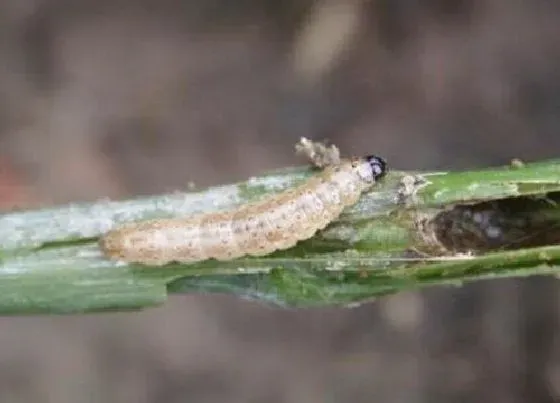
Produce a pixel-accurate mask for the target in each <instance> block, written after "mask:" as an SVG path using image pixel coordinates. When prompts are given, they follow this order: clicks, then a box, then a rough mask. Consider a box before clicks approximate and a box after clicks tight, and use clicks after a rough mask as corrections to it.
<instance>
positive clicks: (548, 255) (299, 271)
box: [0, 160, 560, 314]
mask: <svg viewBox="0 0 560 403" xmlns="http://www.w3.org/2000/svg"><path fill="white" fill-rule="evenodd" d="M312 174H313V172H311V171H310V170H308V169H305V168H300V169H297V168H296V169H288V170H285V171H282V172H279V173H273V174H268V175H263V176H261V177H258V178H253V179H250V180H248V181H247V182H243V183H238V184H232V185H226V186H218V187H214V188H210V189H207V190H204V191H201V192H196V193H175V194H171V195H160V196H155V197H148V198H139V199H135V200H128V201H122V202H114V201H101V202H97V203H91V204H76V205H69V206H64V207H58V208H50V209H43V210H37V211H22V212H12V213H8V214H5V215H3V216H0V313H2V314H24V313H28V314H29V313H30V314H36V313H76V312H95V311H104V310H127V309H139V308H143V307H148V306H153V305H157V304H160V303H163V302H164V301H165V299H166V297H167V294H168V293H185V292H189V293H190V292H225V293H234V294H236V295H239V296H242V297H250V298H256V299H259V300H263V301H271V302H274V303H278V304H282V305H295V306H321V305H328V304H348V303H357V302H361V301H364V300H367V299H370V298H372V297H374V296H379V295H384V294H388V293H394V292H398V291H401V290H406V289H411V288H417V287H421V286H427V285H448V284H460V283H463V282H465V281H473V280H478V279H485V278H494V277H513V276H527V275H542V274H550V273H554V272H555V270H556V267H557V266H558V261H559V259H560V247H557V246H556V245H555V242H550V244H548V243H546V242H545V243H543V244H539V243H537V241H534V242H533V244H529V245H525V246H524V247H526V248H524V247H519V248H517V249H515V250H507V251H506V250H499V249H498V250H494V251H490V250H484V253H481V254H480V255H479V256H476V257H475V256H467V257H461V256H457V254H456V253H447V257H446V256H443V257H440V258H438V259H434V258H432V257H431V256H432V255H433V253H431V252H430V249H429V248H428V251H429V252H430V253H428V254H427V255H420V257H418V256H416V257H415V258H414V259H412V260H411V259H406V258H405V256H411V255H410V254H409V253H408V252H409V251H410V250H422V251H425V249H423V247H424V246H426V245H424V243H425V241H426V239H425V238H426V237H425V236H422V235H421V234H420V233H419V231H418V226H417V224H418V220H419V217H434V216H436V215H437V214H439V213H441V212H447V211H449V210H450V209H453V207H454V206H457V205H459V204H461V205H472V206H473V209H476V208H478V209H480V208H481V207H480V206H482V204H481V203H490V204H488V206H489V207H484V208H489V209H495V211H492V213H491V214H492V216H491V217H495V216H497V217H499V218H500V219H501V221H500V225H501V226H502V227H501V228H500V229H501V230H504V228H509V227H515V230H516V231H519V230H520V226H519V224H518V223H516V222H514V221H515V220H516V215H515V214H509V215H507V214H505V213H503V211H502V210H507V209H508V208H509V202H508V200H510V199H511V200H515V199H519V198H528V200H529V198H530V199H531V200H532V199H534V198H535V197H537V198H538V197H546V198H548V199H550V200H552V201H554V200H556V198H557V195H558V194H557V193H554V192H560V161H557V160H556V161H548V162H542V163H535V164H527V165H524V166H520V167H519V166H517V167H503V168H496V169H487V170H481V171H469V172H448V173H415V174H414V175H418V177H419V178H420V179H421V180H420V181H418V183H420V182H423V185H421V186H417V187H415V188H414V189H415V190H416V192H413V193H414V195H410V196H409V197H408V199H406V200H408V206H409V207H408V208H405V207H404V206H403V204H402V203H401V202H400V201H402V200H403V197H402V190H403V183H405V182H406V183H409V182H407V179H409V178H410V175H411V173H407V172H392V173H390V174H389V175H388V177H387V178H386V180H384V181H383V183H382V184H379V186H376V187H375V188H374V189H373V190H372V191H371V192H369V193H368V194H365V195H363V197H362V198H361V199H360V201H359V202H358V203H357V204H356V205H355V206H352V207H351V208H349V209H347V210H346V211H345V212H344V214H343V215H342V216H341V217H340V219H339V220H337V221H336V222H334V223H332V224H331V225H330V226H329V227H328V228H327V229H326V230H324V231H322V232H320V233H319V234H317V235H316V236H315V237H313V238H312V239H310V240H307V241H305V242H301V243H300V244H298V245H297V246H296V247H295V248H292V249H290V250H287V251H282V252H277V253H273V254H271V255H269V256H266V257H262V258H242V259H238V260H235V261H228V262H217V261H205V262H201V263H197V264H191V265H187V264H170V265H167V266H164V267H150V266H142V265H126V264H122V263H117V262H112V261H109V260H107V259H106V258H105V257H104V256H103V254H102V253H101V251H100V250H99V248H98V247H97V240H98V237H99V236H100V235H102V234H103V233H104V232H106V231H107V230H108V229H110V228H111V227H113V226H114V225H116V224H118V223H123V222H129V221H138V220H145V219H150V218H156V217H179V216H186V215H190V214H193V213H196V212H209V211H216V210H220V209H229V208H234V207H235V206H237V205H240V204H243V203H248V202H251V201H254V200H256V199H258V198H260V197H263V196H265V195H267V194H270V193H274V192H278V191H281V190H284V189H286V188H289V187H291V186H294V185H296V184H297V183H299V182H301V181H302V180H304V179H305V178H306V177H307V176H309V175H312ZM409 190H410V189H409ZM504 200H505V204H503V203H502V202H503V201H504ZM493 201H501V202H500V203H502V204H497V205H496V206H498V207H494V204H492V203H493ZM527 205H528V206H529V208H528V211H524V214H526V215H528V216H529V217H531V218H532V220H533V221H535V222H539V223H542V222H545V224H546V225H547V226H551V227H554V226H555V225H556V223H558V219H559V218H560V217H559V216H558V214H556V212H557V208H556V203H555V202H552V203H550V204H547V207H546V208H544V207H542V206H540V205H537V204H535V206H534V208H533V207H532V206H533V205H532V204H527ZM475 206H477V207H475ZM484 206H486V205H484ZM469 208H470V207H467V209H469ZM473 211H474V210H473ZM476 211H478V210H476ZM484 211H486V210H484ZM508 211H509V210H508ZM452 217H454V216H452ZM457 217H458V218H452V220H459V221H460V220H463V218H462V216H460V215H457ZM504 217H505V218H504ZM543 217H546V220H545V219H544V218H543ZM533 218H534V219H533ZM475 221H476V220H475ZM510 221H511V222H510ZM514 223H515V224H516V225H515V226H514V225H513V224H514ZM455 224H456V225H455ZM471 224H472V223H471ZM446 225H449V223H447V222H446ZM453 225H455V226H456V227H460V228H461V231H462V232H460V233H458V235H456V236H457V237H458V238H461V236H464V237H467V235H468V236H472V233H473V231H472V230H471V228H470V227H468V231H467V230H465V227H466V224H464V225H463V223H461V222H459V223H453ZM461 225H462V227H461ZM524 228H525V227H523V228H521V230H523V229H524ZM547 228H548V227H547ZM483 229H484V228H483ZM479 232H480V231H479ZM548 232H554V231H548ZM475 233H476V234H478V232H475ZM465 234H466V235H465ZM516 234H517V233H516ZM477 236H478V237H479V238H480V237H481V236H480V234H478V235H477ZM481 239H482V238H481ZM531 239H533V238H531ZM535 239H536V238H535ZM539 239H540V238H539ZM553 239H554V238H553ZM479 240H480V239H479ZM549 241H550V237H548V238H547V242H549ZM481 242H483V243H484V242H485V240H484V239H482V241H481ZM543 242H544V241H543ZM428 243H429V242H428ZM429 246H430V245H429ZM431 246H433V245H431ZM505 246H507V245H505ZM505 246H504V249H506V247H505ZM447 252H453V251H449V250H448V251H447Z"/></svg>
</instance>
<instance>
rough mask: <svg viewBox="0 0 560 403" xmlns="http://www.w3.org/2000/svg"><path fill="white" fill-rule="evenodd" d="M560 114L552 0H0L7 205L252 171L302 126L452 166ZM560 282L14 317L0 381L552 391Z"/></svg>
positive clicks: (559, 373) (202, 299)
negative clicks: (310, 302) (297, 303)
mask: <svg viewBox="0 0 560 403" xmlns="http://www.w3.org/2000/svg"><path fill="white" fill-rule="evenodd" d="M559 128H560V2H558V1H554V0H525V1H522V0H517V1H512V0H476V1H466V0H425V1H412V0H371V1H366V0H346V1H343V0H342V1H335V0H318V1H308V0H287V1H278V0H260V1H256V0H238V1H235V2H232V1H227V0H206V1H202V0H198V1H194V0H183V1H179V0H159V1H157V0H112V1H109V0H81V1H78V0H13V1H3V2H0V205H1V206H2V208H3V209H10V208H12V207H13V206H15V205H17V206H22V205H23V206H40V205H48V204H53V203H57V204H59V203H65V202H69V201H80V200H95V199H98V198H102V197H107V196H108V197H112V198H125V197H128V196H132V195H140V194H152V193H158V192H165V191H173V190H176V189H184V188H185V187H186V184H187V183H188V182H189V181H194V182H195V183H196V184H197V185H200V186H205V185H209V184H217V183H225V182H228V181H232V180H237V179H243V178H245V177H247V176H249V175H252V174H255V173H259V172H262V171H264V170H267V169H273V168H278V167H281V166H284V165H293V164H296V163H298V160H297V159H296V158H295V157H294V155H293V144H294V143H295V142H296V141H297V139H298V138H299V137H300V136H302V135H304V136H307V137H310V138H314V139H325V138H326V139H329V140H331V141H334V142H336V143H337V144H339V145H340V146H341V148H342V150H343V152H345V153H346V154H362V153H363V152H364V150H368V151H371V152H375V153H378V154H380V155H383V156H386V157H387V158H388V160H389V161H390V163H391V165H392V166H393V167H398V168H403V169H406V168H412V169H420V168H425V169H453V168H465V167H475V166H483V165H489V164H502V163H507V162H508V161H509V160H510V159H511V158H513V157H519V158H521V159H525V160H532V159H537V158H547V157H557V156H558V150H559V146H560V136H559V134H558V129H559ZM557 293H558V287H557V284H556V280H555V279H553V278H536V279H526V280H500V281H487V282H484V283H478V284H474V285H470V286H468V287H464V288H460V289H444V288H441V289H430V290H425V291H422V292H418V293H407V294H402V295H396V296H392V297H387V298H383V299H381V300H379V301H378V302H376V303H372V304H367V305H364V306H362V307H360V308H357V309H353V310H346V309H334V308H325V309H314V310H307V311H297V310H279V309H272V308H269V307H266V306H262V305H259V304H257V303H251V302H245V301H241V300H238V299H236V298H234V297H227V296H182V297H180V296H177V297H173V298H171V299H170V301H169V302H168V303H167V304H166V305H165V306H163V307H161V308H157V309H152V310H148V311H145V312H141V313H126V314H110V315H97V316H88V317H79V316H68V317H36V318H29V317H28V318H1V319H0V401H1V402H35V401H37V402H39V401H40V402H60V403H65V402H74V403H81V402H113V401H115V402H117V401H118V402H139V403H142V402H197V403H198V402H208V403H214V402H228V403H229V402H232V403H234V402H270V403H276V402H278V403H283V402H286V403H288V402H290V403H295V402H305V403H314V402H317V403H318V402H356V403H357V402H419V403H420V402H421V403H424V402H430V403H435V402H471V401H472V402H479V401H493V402H553V401H558V400H559V398H560V366H559V363H560V361H559V359H560V350H559V349H560V346H559V345H558V344H557V335H558V330H559V329H558V297H557Z"/></svg>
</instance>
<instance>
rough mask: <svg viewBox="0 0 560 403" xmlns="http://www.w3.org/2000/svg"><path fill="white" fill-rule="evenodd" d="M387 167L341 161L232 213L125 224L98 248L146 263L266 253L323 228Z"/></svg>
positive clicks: (376, 161) (374, 161)
mask: <svg viewBox="0 0 560 403" xmlns="http://www.w3.org/2000/svg"><path fill="white" fill-rule="evenodd" d="M386 169H387V168H386V162H385V160H383V159H382V158H380V157H376V156H367V157H364V158H355V159H352V160H346V161H341V162H340V163H339V164H338V165H333V166H327V167H326V168H325V169H323V170H322V171H321V172H320V173H319V174H318V175H316V176H313V177H311V178H310V179H308V180H307V181H306V182H305V183H303V184H301V185H300V186H297V187H295V188H292V189H289V190H287V191H284V192H282V193H279V194H276V195H273V196H270V197H268V198H265V199H263V200H260V201H257V202H255V203H251V204H246V205H243V206H241V207H239V208H238V209H235V210H231V211H225V212H215V213H207V214H197V215H193V216H191V217H186V218H169V219H155V220H150V221H144V222H139V223H131V224H125V225H123V226H120V227H117V228H116V229H113V230H111V231H109V232H108V233H107V234H106V235H105V236H103V237H102V238H101V240H100V247H101V249H102V250H103V252H104V253H105V255H106V256H108V257H109V258H111V259H115V260H123V261H126V262H131V263H133V262H134V263H144V264H150V265H163V264H166V263H169V262H172V261H177V262H185V263H189V262H190V263H192V262H198V261H203V260H206V259H211V258H214V259H217V260H230V259H235V258H238V257H241V256H246V255H249V256H263V255H267V254H269V253H272V252H274V251H276V250H282V249H288V248H290V247H292V246H294V245H295V244H296V243H297V242H298V241H301V240H304V239H307V238H310V237H312V236H313V235H314V234H315V233H316V232H317V231H318V230H320V229H323V228H325V227H326V226H327V225H328V224H329V223H330V222H331V221H333V220H334V219H336V218H337V217H338V216H339V215H340V214H341V213H342V210H343V209H344V208H345V207H347V206H350V205H352V204H355V203H356V202H357V201H358V199H359V197H360V195H361V193H362V192H364V191H365V190H368V189H369V188H371V187H372V186H373V185H374V184H375V182H376V181H377V180H378V179H379V178H381V177H382V176H383V175H384V174H385V172H386Z"/></svg>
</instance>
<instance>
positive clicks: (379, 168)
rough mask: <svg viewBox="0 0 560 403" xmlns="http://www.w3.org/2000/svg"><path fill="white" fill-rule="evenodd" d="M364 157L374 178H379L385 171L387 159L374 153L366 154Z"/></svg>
mask: <svg viewBox="0 0 560 403" xmlns="http://www.w3.org/2000/svg"><path fill="white" fill-rule="evenodd" d="M364 159H365V160H366V161H367V163H368V164H369V167H370V168H371V174H372V176H373V179H374V180H378V179H381V178H383V177H384V176H385V174H386V173H387V161H385V160H384V159H383V158H381V157H378V156H376V155H368V156H366V157H364Z"/></svg>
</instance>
